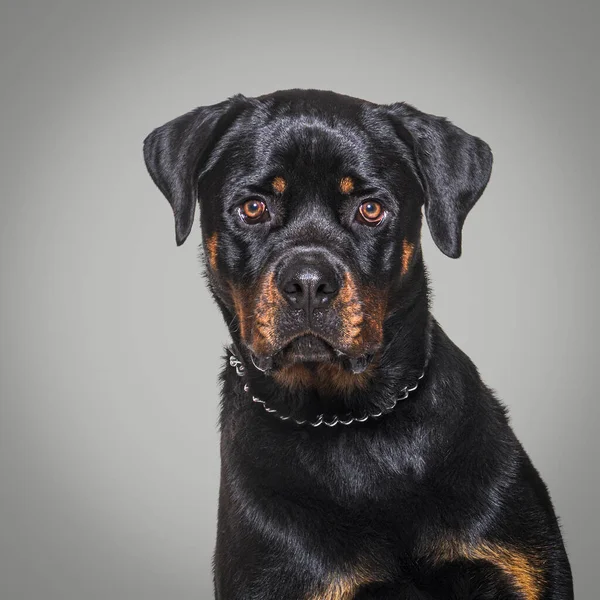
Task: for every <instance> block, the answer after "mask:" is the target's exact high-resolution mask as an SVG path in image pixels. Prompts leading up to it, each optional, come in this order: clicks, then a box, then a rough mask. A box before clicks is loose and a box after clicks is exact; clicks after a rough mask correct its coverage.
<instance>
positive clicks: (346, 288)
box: [334, 272, 364, 348]
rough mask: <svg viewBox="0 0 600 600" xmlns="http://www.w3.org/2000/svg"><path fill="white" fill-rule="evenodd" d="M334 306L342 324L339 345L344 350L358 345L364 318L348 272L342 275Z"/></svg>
mask: <svg viewBox="0 0 600 600" xmlns="http://www.w3.org/2000/svg"><path fill="white" fill-rule="evenodd" d="M334 305H335V308H337V309H338V310H339V315H340V319H341V322H342V332H341V335H340V342H341V344H342V345H343V346H345V347H346V348H350V347H352V346H353V345H358V344H359V343H360V333H361V325H362V324H363V321H364V316H363V312H362V306H361V303H360V300H359V297H358V290H357V287H356V283H355V282H354V279H353V277H352V275H351V274H350V273H349V272H346V273H344V283H343V285H342V288H341V289H340V292H339V294H338V296H337V298H336V299H335V302H334Z"/></svg>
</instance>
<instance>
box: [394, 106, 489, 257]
mask: <svg viewBox="0 0 600 600" xmlns="http://www.w3.org/2000/svg"><path fill="white" fill-rule="evenodd" d="M385 108H387V109H388V110H389V112H390V114H391V115H392V119H393V123H394V126H395V128H396V131H397V133H398V135H399V136H400V137H401V138H402V139H403V141H404V142H405V143H407V144H408V145H409V146H410V147H411V149H412V153H413V156H414V160H415V163H416V167H417V170H418V173H416V175H417V177H418V178H419V179H420V182H421V185H422V187H423V191H424V192H425V216H426V218H427V223H428V225H429V230H430V231H431V236H432V238H433V240H434V241H435V243H436V244H437V246H438V248H439V249H440V250H441V251H442V252H443V253H444V254H446V255H447V256H450V257H451V258H458V257H459V256H460V254H461V240H462V227H463V223H464V221H465V219H466V217H467V214H468V213H469V211H470V210H471V208H473V206H474V205H475V202H477V200H479V197H480V196H481V194H482V193H483V190H484V189H485V187H486V185H487V183H488V181H489V178H490V175H491V172H492V151H491V150H490V147H489V146H488V145H487V144H486V143H485V142H484V141H483V140H481V139H479V138H478V137H475V136H473V135H469V134H468V133H466V132H465V131H463V130H462V129H460V128H459V127H457V126H456V125H453V124H452V123H451V122H450V121H448V120H447V119H445V118H443V117H437V116H435V115H429V114H426V113H423V112H421V111H419V110H417V109H416V108H414V107H413V106H410V105H409V104H406V103H404V102H401V103H396V104H390V105H387V106H386V107H385Z"/></svg>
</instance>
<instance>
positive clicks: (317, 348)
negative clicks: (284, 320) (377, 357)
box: [252, 333, 373, 374]
mask: <svg viewBox="0 0 600 600" xmlns="http://www.w3.org/2000/svg"><path fill="white" fill-rule="evenodd" d="M372 359H373V354H363V355H360V356H348V355H347V354H344V353H343V352H341V351H340V350H337V349H336V348H334V347H333V346H332V345H331V344H329V343H328V342H326V341H325V340H324V339H323V338H321V337H319V336H317V335H313V334H310V333H309V334H304V335H300V336H298V337H296V338H294V339H293V340H291V341H290V342H288V344H286V345H285V346H284V347H283V348H282V349H281V350H279V351H278V352H277V353H276V354H275V355H274V356H268V357H259V356H256V355H255V354H252V361H253V363H254V366H255V367H256V368H257V369H259V370H260V371H264V372H269V371H272V370H277V369H283V368H286V367H290V366H291V365H294V364H298V363H302V364H304V365H306V366H308V367H310V366H311V365H314V366H317V365H318V364H322V363H338V364H340V365H342V366H343V367H344V368H346V369H347V370H348V371H351V372H352V373H354V374H359V373H362V372H363V371H364V370H365V369H366V368H367V367H368V366H369V363H370V362H371V360H372Z"/></svg>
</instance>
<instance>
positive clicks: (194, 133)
mask: <svg viewBox="0 0 600 600" xmlns="http://www.w3.org/2000/svg"><path fill="white" fill-rule="evenodd" d="M245 100H246V98H245V97H244V96H243V95H242V94H238V95H237V96H232V97H231V98H228V99H227V100H224V101H223V102H219V103H218V104H213V105H211V106H200V107H199V108H196V109H194V110H192V111H190V112H188V113H186V114H184V115H181V116H180V117H177V118H176V119H173V120H172V121H169V122H168V123H166V124H165V125H162V126H161V127H157V128H156V129H155V130H154V131H152V132H151V133H150V134H149V135H148V136H147V137H146V139H145V140H144V160H145V162H146V167H147V169H148V172H149V173H150V176H151V177H152V180H153V181H154V183H155V184H156V185H157V187H158V188H159V189H160V191H161V192H162V193H163V194H164V196H165V197H166V199H167V200H168V201H169V204H170V205H171V208H172V209H173V214H174V216H175V239H176V241H177V245H178V246H181V244H183V242H185V240H186V239H187V237H188V235H189V234H190V231H191V229H192V225H193V223H194V213H195V210H196V202H197V200H198V183H199V181H198V178H199V175H200V172H201V170H202V168H203V167H204V166H205V165H206V163H207V161H208V159H209V156H210V153H211V152H212V150H213V149H214V147H215V145H216V143H217V142H218V141H219V139H220V138H221V136H222V135H223V134H224V133H225V131H226V130H227V128H228V127H229V126H230V125H231V123H232V122H233V120H234V119H235V117H236V116H237V115H238V114H239V109H240V108H241V106H243V105H244V103H245Z"/></svg>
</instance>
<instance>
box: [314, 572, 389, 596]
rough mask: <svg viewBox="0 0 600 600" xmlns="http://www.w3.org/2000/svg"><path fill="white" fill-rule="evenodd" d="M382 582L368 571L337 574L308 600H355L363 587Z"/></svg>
mask: <svg viewBox="0 0 600 600" xmlns="http://www.w3.org/2000/svg"><path fill="white" fill-rule="evenodd" d="M378 581H381V579H379V578H378V577H377V576H376V575H375V574H374V573H371V572H369V571H367V570H366V569H362V568H359V569H356V570H355V571H354V572H352V573H345V574H337V575H333V576H332V577H331V580H330V581H329V582H327V583H326V584H325V585H323V586H322V587H321V589H320V590H319V591H318V592H317V593H316V594H311V595H310V596H309V597H308V599H307V600H353V599H354V597H355V596H356V594H357V593H358V590H359V588H360V587H361V586H363V585H367V584H369V583H376V582H378Z"/></svg>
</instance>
